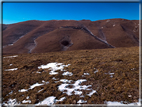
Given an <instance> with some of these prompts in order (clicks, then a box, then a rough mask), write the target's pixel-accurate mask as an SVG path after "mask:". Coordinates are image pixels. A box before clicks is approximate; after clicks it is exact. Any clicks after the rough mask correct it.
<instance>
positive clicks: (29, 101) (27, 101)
mask: <svg viewBox="0 0 142 107" xmlns="http://www.w3.org/2000/svg"><path fill="white" fill-rule="evenodd" d="M22 103H31V100H23V101H22Z"/></svg>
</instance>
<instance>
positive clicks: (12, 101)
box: [3, 99, 19, 106]
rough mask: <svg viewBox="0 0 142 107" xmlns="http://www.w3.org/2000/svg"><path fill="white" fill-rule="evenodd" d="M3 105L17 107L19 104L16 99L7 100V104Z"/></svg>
mask: <svg viewBox="0 0 142 107" xmlns="http://www.w3.org/2000/svg"><path fill="white" fill-rule="evenodd" d="M3 104H4V105H5V106H8V105H19V103H18V102H17V101H16V99H8V101H7V102H3Z"/></svg>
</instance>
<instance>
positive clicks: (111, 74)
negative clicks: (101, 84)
mask: <svg viewBox="0 0 142 107" xmlns="http://www.w3.org/2000/svg"><path fill="white" fill-rule="evenodd" d="M105 74H109V75H110V77H111V78H112V77H113V75H114V73H110V71H109V72H108V73H105Z"/></svg>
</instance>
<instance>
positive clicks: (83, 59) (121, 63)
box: [2, 47, 139, 104]
mask: <svg viewBox="0 0 142 107" xmlns="http://www.w3.org/2000/svg"><path fill="white" fill-rule="evenodd" d="M138 50H139V48H138V47H131V48H114V49H95V50H79V51H65V52H49V53H39V54H19V55H18V57H16V58H3V75H2V77H3V78H2V84H3V87H2V89H3V92H2V96H3V101H7V100H8V99H9V98H16V99H17V100H18V101H20V102H21V101H23V100H24V99H26V97H27V96H29V97H30V98H29V100H31V103H32V104H35V103H38V102H39V101H43V100H44V99H45V98H47V97H49V96H55V97H56V98H57V99H59V98H61V97H66V100H64V101H63V102H58V103H62V104H72V103H76V102H77V101H78V100H79V99H83V100H87V104H103V103H104V101H118V102H120V101H126V102H127V103H129V102H130V103H131V102H137V101H138V99H139V51H138ZM50 62H58V63H64V64H71V65H70V66H69V67H67V68H65V69H66V70H67V71H69V72H72V73H73V75H72V76H63V75H62V74H63V71H58V72H59V74H57V75H49V70H42V69H40V70H38V68H37V67H38V66H40V65H42V64H43V65H45V64H48V63H50ZM10 64H13V65H12V66H9V65H10ZM10 68H18V70H16V71H9V72H8V71H4V70H5V69H10ZM94 68H96V69H97V70H98V72H97V73H94V71H95V70H96V69H94ZM37 71H39V72H41V73H40V74H39V73H36V72H37ZM108 72H111V73H114V75H113V77H112V78H111V77H110V75H109V74H107V73H108ZM83 73H89V74H90V75H88V76H85V77H82V75H83ZM53 77H55V78H57V81H59V80H60V79H68V80H74V81H76V80H78V79H86V80H87V81H86V82H83V83H82V85H92V89H94V90H96V91H97V93H96V94H93V95H92V96H91V97H89V96H87V95H86V93H87V92H88V91H83V94H84V95H85V97H84V98H80V97H79V96H78V95H72V96H67V95H66V94H65V93H62V92H60V91H59V90H58V86H59V85H60V84H62V83H61V82H58V83H55V82H54V81H55V80H53V79H52V78H53ZM42 80H44V81H49V84H45V85H43V86H39V87H35V88H34V89H32V90H29V91H28V92H18V90H20V89H28V88H29V87H30V85H32V84H35V83H37V82H38V83H41V81H42ZM40 89H43V90H42V91H41V92H39V93H37V92H38V91H39V90H40ZM11 91H13V93H12V94H8V93H10V92H11ZM129 95H132V96H131V97H129Z"/></svg>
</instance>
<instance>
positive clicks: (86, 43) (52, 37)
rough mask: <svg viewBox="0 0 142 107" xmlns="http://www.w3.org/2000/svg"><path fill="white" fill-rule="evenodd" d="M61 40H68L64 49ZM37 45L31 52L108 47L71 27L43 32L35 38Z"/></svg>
mask: <svg viewBox="0 0 142 107" xmlns="http://www.w3.org/2000/svg"><path fill="white" fill-rule="evenodd" d="M62 41H68V42H69V44H72V43H73V44H72V45H71V46H67V47H69V48H67V49H64V48H65V46H64V45H62V44H61V43H62ZM36 42H37V46H36V47H35V48H34V50H33V51H32V52H34V53H44V52H50V51H61V50H79V49H80V50H81V49H100V48H108V47H109V46H107V45H106V44H104V43H102V42H100V41H97V40H96V39H95V38H93V37H92V36H90V35H89V34H87V33H85V32H84V31H82V30H76V29H72V28H62V29H57V30H54V31H52V32H50V33H48V34H45V35H43V36H41V37H39V38H38V39H36Z"/></svg>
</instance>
